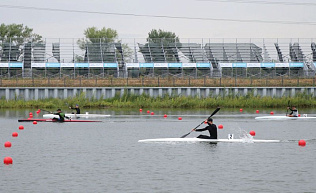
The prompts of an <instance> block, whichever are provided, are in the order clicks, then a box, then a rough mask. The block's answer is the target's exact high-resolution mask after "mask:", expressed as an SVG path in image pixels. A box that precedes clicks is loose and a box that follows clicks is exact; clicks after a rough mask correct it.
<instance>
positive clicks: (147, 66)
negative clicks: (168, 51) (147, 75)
mask: <svg viewBox="0 0 316 193" xmlns="http://www.w3.org/2000/svg"><path fill="white" fill-rule="evenodd" d="M139 67H140V68H153V67H154V63H139Z"/></svg>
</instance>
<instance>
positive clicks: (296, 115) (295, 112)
mask: <svg viewBox="0 0 316 193" xmlns="http://www.w3.org/2000/svg"><path fill="white" fill-rule="evenodd" d="M287 109H290V111H291V113H290V114H289V115H288V116H289V117H298V110H297V109H296V107H295V106H292V108H290V107H287Z"/></svg>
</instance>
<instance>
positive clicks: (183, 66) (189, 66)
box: [182, 63, 196, 68]
mask: <svg viewBox="0 0 316 193" xmlns="http://www.w3.org/2000/svg"><path fill="white" fill-rule="evenodd" d="M182 68H196V63H182Z"/></svg>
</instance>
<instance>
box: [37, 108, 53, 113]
mask: <svg viewBox="0 0 316 193" xmlns="http://www.w3.org/2000/svg"><path fill="white" fill-rule="evenodd" d="M40 110H41V111H45V112H48V113H52V112H51V111H48V110H45V109H40Z"/></svg>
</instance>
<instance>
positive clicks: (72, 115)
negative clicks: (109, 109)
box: [43, 112, 111, 119]
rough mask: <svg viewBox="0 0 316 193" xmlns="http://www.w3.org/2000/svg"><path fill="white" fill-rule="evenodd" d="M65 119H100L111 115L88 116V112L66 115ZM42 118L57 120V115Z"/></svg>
mask: <svg viewBox="0 0 316 193" xmlns="http://www.w3.org/2000/svg"><path fill="white" fill-rule="evenodd" d="M65 115H66V116H67V117H70V118H102V117H110V116H111V115H101V114H89V113H88V112H86V113H85V114H70V113H67V114H65ZM43 117H44V118H49V119H52V118H59V115H54V114H44V115H43Z"/></svg>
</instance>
